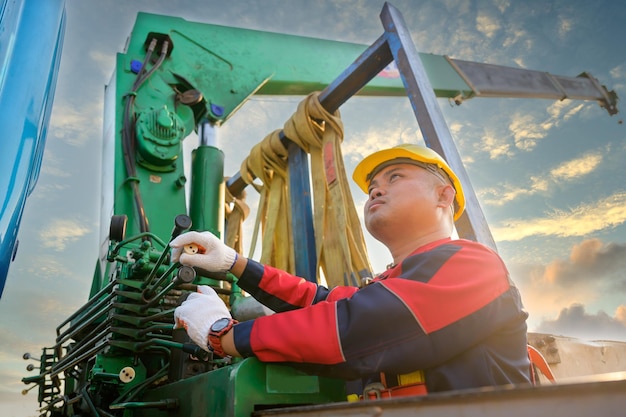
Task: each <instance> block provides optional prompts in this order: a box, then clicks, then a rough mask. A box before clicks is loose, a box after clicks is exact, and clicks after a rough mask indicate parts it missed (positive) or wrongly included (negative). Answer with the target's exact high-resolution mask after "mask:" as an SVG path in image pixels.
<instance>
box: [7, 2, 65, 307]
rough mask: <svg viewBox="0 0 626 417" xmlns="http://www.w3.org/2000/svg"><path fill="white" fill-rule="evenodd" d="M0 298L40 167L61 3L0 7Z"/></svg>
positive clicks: (57, 49) (62, 25)
mask: <svg viewBox="0 0 626 417" xmlns="http://www.w3.org/2000/svg"><path fill="white" fill-rule="evenodd" d="M0 7H1V8H0V19H1V21H0V27H2V31H0V65H1V67H0V126H1V127H2V137H1V138H0V199H1V200H2V202H1V203H0V296H2V290H3V289H4V284H5V281H6V277H7V273H8V270H9V265H10V263H11V260H12V258H13V256H14V251H15V250H16V244H17V233H18V229H19V225H20V221H21V218H22V213H23V212H24V204H25V202H26V198H27V197H28V195H30V193H31V192H32V190H33V188H34V187H35V184H36V183H37V178H38V176H39V170H40V167H41V160H42V157H43V150H44V146H45V138H46V133H47V129H48V122H49V118H50V112H51V108H52V100H53V98H54V91H55V86H56V79H57V74H58V70H59V61H60V57H61V47H62V44H63V34H64V32H65V0H46V1H37V0H15V1H7V0H3V2H2V6H0Z"/></svg>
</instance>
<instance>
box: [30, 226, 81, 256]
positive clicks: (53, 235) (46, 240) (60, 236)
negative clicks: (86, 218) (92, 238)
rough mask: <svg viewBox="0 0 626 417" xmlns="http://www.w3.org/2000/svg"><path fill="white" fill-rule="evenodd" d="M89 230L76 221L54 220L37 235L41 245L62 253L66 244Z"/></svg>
mask: <svg viewBox="0 0 626 417" xmlns="http://www.w3.org/2000/svg"><path fill="white" fill-rule="evenodd" d="M90 232H91V229H90V228H89V227H87V226H85V225H83V224H80V223H79V222H78V221H76V220H71V219H56V220H51V221H50V222H49V223H48V225H47V226H46V227H45V228H44V229H42V230H41V231H40V233H39V237H40V238H41V241H42V245H43V246H44V247H45V248H51V249H54V250H56V251H59V252H60V251H64V250H65V247H66V245H67V244H68V243H71V242H75V241H77V240H78V239H79V238H81V237H82V236H85V235H86V234H87V233H90Z"/></svg>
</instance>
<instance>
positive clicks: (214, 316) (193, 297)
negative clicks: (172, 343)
mask: <svg viewBox="0 0 626 417" xmlns="http://www.w3.org/2000/svg"><path fill="white" fill-rule="evenodd" d="M224 317H228V318H230V317H231V315H230V312H229V311H228V308H227V307H226V304H224V301H222V299H221V298H220V297H219V296H218V295H217V293H216V292H215V290H214V289H213V288H211V287H208V286H206V285H199V286H198V292H196V293H193V294H189V297H187V299H186V300H185V301H184V302H183V303H182V304H181V305H180V307H177V308H176V310H174V328H175V329H179V328H181V327H184V328H185V330H186V331H187V334H188V335H189V337H190V338H191V340H193V342H194V343H195V344H196V345H198V346H200V347H201V348H202V349H204V350H206V351H207V352H208V351H209V347H208V343H209V330H210V329H211V326H212V325H213V323H215V322H216V321H217V320H219V319H221V318H224Z"/></svg>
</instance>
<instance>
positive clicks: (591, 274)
mask: <svg viewBox="0 0 626 417" xmlns="http://www.w3.org/2000/svg"><path fill="white" fill-rule="evenodd" d="M624 268H626V244H619V243H609V244H607V245H604V244H603V243H602V241H600V240H599V239H588V240H584V241H582V242H581V243H580V244H578V245H575V246H574V247H573V248H572V250H571V253H570V256H569V258H568V259H566V260H555V261H553V262H552V263H550V264H549V265H548V266H547V267H546V269H545V272H544V278H545V280H546V281H548V282H551V283H556V284H559V285H561V286H564V287H567V286H569V285H570V284H571V283H572V282H576V281H587V280H593V281H594V282H598V281H599V280H600V279H601V278H602V277H607V276H610V275H611V274H612V273H613V272H619V271H622V270H624ZM622 281H623V279H622Z"/></svg>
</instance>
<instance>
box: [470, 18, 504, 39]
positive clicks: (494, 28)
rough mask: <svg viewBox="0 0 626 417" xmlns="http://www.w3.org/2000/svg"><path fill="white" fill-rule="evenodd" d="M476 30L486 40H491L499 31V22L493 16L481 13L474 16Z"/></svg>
mask: <svg viewBox="0 0 626 417" xmlns="http://www.w3.org/2000/svg"><path fill="white" fill-rule="evenodd" d="M476 30H478V31H479V32H480V33H482V34H483V35H485V36H486V37H487V38H493V37H494V36H495V35H496V33H497V32H498V31H499V30H500V22H499V21H498V19H496V18H494V17H493V16H488V15H486V14H484V13H481V14H479V15H478V16H476Z"/></svg>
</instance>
